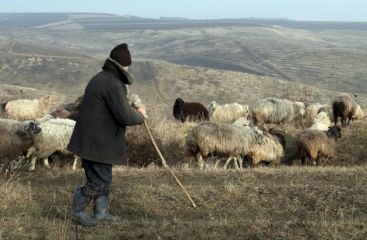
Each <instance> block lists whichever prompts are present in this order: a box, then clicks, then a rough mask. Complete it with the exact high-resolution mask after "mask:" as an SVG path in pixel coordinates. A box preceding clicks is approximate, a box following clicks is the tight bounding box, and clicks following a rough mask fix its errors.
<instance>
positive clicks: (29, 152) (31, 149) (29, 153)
mask: <svg viewBox="0 0 367 240" xmlns="http://www.w3.org/2000/svg"><path fill="white" fill-rule="evenodd" d="M35 152H36V148H35V147H30V148H28V150H27V154H26V158H29V157H30V156H31V155H32V154H33V153H35Z"/></svg>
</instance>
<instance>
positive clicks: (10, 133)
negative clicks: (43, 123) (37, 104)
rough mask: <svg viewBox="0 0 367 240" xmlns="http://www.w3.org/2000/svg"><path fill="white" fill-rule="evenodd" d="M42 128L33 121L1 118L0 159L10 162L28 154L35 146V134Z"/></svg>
mask: <svg viewBox="0 0 367 240" xmlns="http://www.w3.org/2000/svg"><path fill="white" fill-rule="evenodd" d="M40 132H41V129H40V128H39V127H38V125H37V124H36V123H34V122H31V121H25V122H18V121H16V120H8V119H1V121H0V136H1V138H0V160H1V161H2V162H5V163H6V164H9V163H10V161H11V160H14V159H17V158H18V157H20V156H23V155H25V154H26V152H27V150H28V148H30V147H31V146H33V144H34V137H35V135H37V134H39V133H40Z"/></svg>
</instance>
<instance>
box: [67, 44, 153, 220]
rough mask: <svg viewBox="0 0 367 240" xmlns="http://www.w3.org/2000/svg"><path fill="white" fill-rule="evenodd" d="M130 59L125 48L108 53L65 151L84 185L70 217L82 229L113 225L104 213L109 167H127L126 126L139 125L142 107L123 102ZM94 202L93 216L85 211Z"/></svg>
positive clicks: (141, 117) (84, 99)
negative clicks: (75, 160) (76, 162)
mask: <svg viewBox="0 0 367 240" xmlns="http://www.w3.org/2000/svg"><path fill="white" fill-rule="evenodd" d="M129 65H131V57H130V52H129V49H128V46H127V44H125V43H123V44H120V45H118V46H116V47H115V48H114V49H112V51H111V53H110V57H109V58H108V59H107V60H106V62H105V63H104V65H103V67H102V71H101V72H99V73H98V74H97V75H96V76H94V77H93V78H92V79H91V80H90V81H89V83H88V85H87V87H86V89H85V93H84V98H83V101H82V104H81V106H80V111H79V115H78V117H77V120H76V124H75V128H74V131H73V134H72V136H71V139H70V143H69V145H68V147H67V149H68V150H69V151H71V152H73V153H74V154H76V155H78V156H79V157H80V158H81V159H82V166H83V168H84V172H85V176H86V179H87V182H86V183H85V185H84V186H82V187H77V189H76V191H75V193H74V200H73V203H72V206H71V208H70V214H71V217H72V218H73V219H74V220H76V221H78V222H79V223H81V224H83V225H87V226H95V225H96V224H97V222H98V220H109V221H117V220H119V217H117V216H113V215H111V214H110V213H109V211H108V210H107V207H108V203H109V193H110V185H111V180H112V165H113V164H124V163H126V146H125V131H126V126H132V125H139V124H142V123H144V119H145V118H146V110H145V107H144V106H142V107H140V108H139V109H134V108H132V107H131V106H130V104H129V102H128V98H127V85H130V84H132V80H131V77H130V75H129V74H128V72H127V70H128V66H129ZM92 199H93V203H94V217H91V216H89V215H88V213H87V212H86V211H85V209H86V208H87V206H88V204H89V202H90V201H91V200H92Z"/></svg>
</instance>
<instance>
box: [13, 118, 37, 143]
mask: <svg viewBox="0 0 367 240" xmlns="http://www.w3.org/2000/svg"><path fill="white" fill-rule="evenodd" d="M40 132H41V128H40V127H39V126H38V125H37V123H35V122H32V121H25V122H22V123H21V124H20V126H19V129H18V130H17V132H16V133H17V135H18V136H19V137H20V138H22V139H23V140H29V139H32V138H33V137H34V136H35V135H37V134H39V133H40Z"/></svg>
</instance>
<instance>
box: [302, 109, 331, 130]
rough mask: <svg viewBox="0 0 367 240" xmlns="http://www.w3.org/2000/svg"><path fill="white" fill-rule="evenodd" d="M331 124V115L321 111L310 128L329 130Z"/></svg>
mask: <svg viewBox="0 0 367 240" xmlns="http://www.w3.org/2000/svg"><path fill="white" fill-rule="evenodd" d="M330 126H331V121H330V118H329V115H328V114H327V113H326V112H320V113H318V114H317V116H316V117H315V118H314V119H313V121H312V125H311V127H309V128H308V129H310V130H318V131H327V130H329V127H330Z"/></svg>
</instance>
